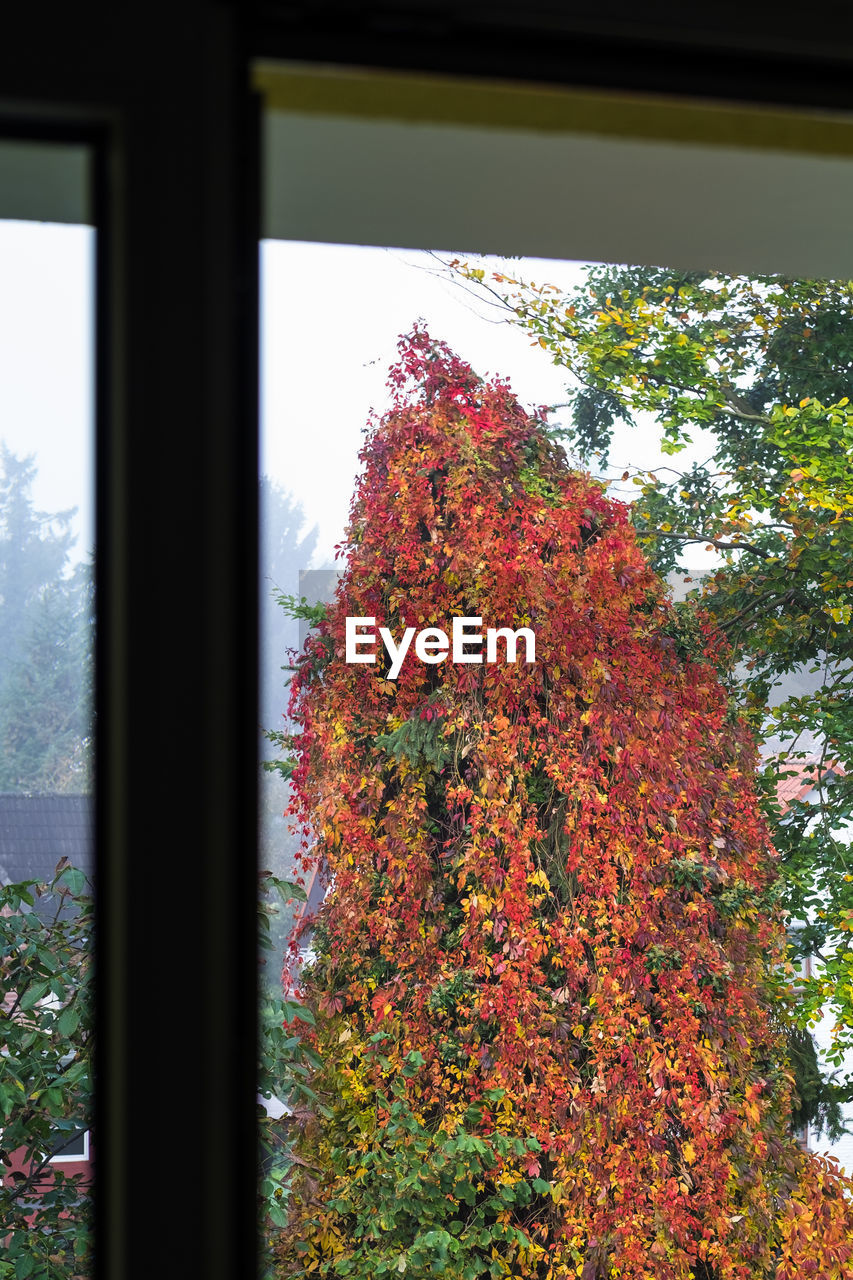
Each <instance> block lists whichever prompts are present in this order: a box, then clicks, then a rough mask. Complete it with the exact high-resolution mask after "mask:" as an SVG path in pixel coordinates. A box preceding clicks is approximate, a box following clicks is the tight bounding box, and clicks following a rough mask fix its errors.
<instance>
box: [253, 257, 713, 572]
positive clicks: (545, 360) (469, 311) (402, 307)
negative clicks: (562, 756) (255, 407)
mask: <svg viewBox="0 0 853 1280" xmlns="http://www.w3.org/2000/svg"><path fill="white" fill-rule="evenodd" d="M481 262H482V265H484V266H486V267H487V268H489V269H491V268H495V267H498V266H501V265H503V266H506V265H507V264H506V263H502V262H500V261H499V260H498V259H483V260H481ZM261 263H262V269H261V278H262V282H263V283H262V300H261V316H262V325H261V332H262V368H261V402H262V425H261V449H262V469H263V470H264V471H265V472H267V474H269V475H271V476H273V477H274V478H275V479H277V480H278V481H279V482H280V483H281V484H282V485H283V486H284V487H285V488H286V489H289V490H290V491H291V492H293V493H294V494H296V495H297V496H298V498H299V500H300V502H301V503H302V505H303V508H304V510H305V515H306V521H307V523H308V525H309V526H313V525H315V524H316V525H317V526H318V527H319V531H320V539H319V544H318V548H317V553H316V555H315V557H314V561H313V567H319V566H320V565H321V564H323V563H328V562H330V560H331V558H332V556H333V554H334V553H333V548H334V546H335V544H336V543H337V542H339V541H340V540H341V537H342V535H343V531H344V527H345V524H346V519H347V514H348V511H349V503H350V498H351V495H352V490H353V480H354V477H355V475H356V471H357V467H358V463H357V454H358V450H359V448H360V445H361V443H362V440H363V434H362V432H363V428H364V426H365V424H366V422H367V420H368V416H369V413H370V410H371V408H374V409H376V410H377V411H379V412H381V411H382V410H383V409H384V408H386V407H387V402H388V401H387V392H386V388H385V380H386V378H387V374H388V369H389V367H390V365H391V364H392V363H393V362H394V361H395V359H396V354H397V352H396V346H397V339H398V337H399V336H400V335H401V334H403V333H406V332H408V331H409V330H411V328H412V325H413V324H414V323H415V321H416V320H418V319H419V318H420V319H423V320H425V321H426V324H427V328H428V329H429V332H430V333H431V334H432V336H433V337H435V338H442V339H444V341H446V342H447V343H448V344H449V345H450V346H451V347H452V348H453V350H454V351H456V353H457V354H458V355H460V356H461V357H463V358H464V359H465V360H467V361H468V362H469V363H470V364H471V365H472V366H473V367H474V369H475V370H476V372H478V373H480V374H482V375H499V376H501V377H508V378H509V379H510V382H511V384H512V389H513V391H514V392H515V394H516V395H517V396H518V398H519V399H520V400H521V401H522V403H523V404H525V405H526V406H527V407H533V406H537V405H541V404H559V403H560V402H562V401H564V400H565V390H566V385H567V375H566V372H565V370H563V369H561V368H558V367H555V366H554V365H553V364H552V363H551V360H550V358H549V356H548V355H546V353H545V352H544V351H543V350H542V349H541V348H540V347H539V346H538V344H537V345H536V346H531V340H530V338H529V336H528V335H527V334H526V333H525V332H524V331H523V330H521V329H519V328H517V327H513V326H511V325H509V324H507V323H505V322H504V321H502V320H497V319H496V318H495V313H494V311H493V310H490V308H489V307H488V305H486V304H485V303H484V302H483V301H481V300H480V299H478V298H477V297H476V296H474V295H472V294H471V292H469V291H466V290H465V289H464V288H462V287H461V286H460V285H456V284H453V283H452V282H449V281H448V280H446V279H443V278H439V277H437V276H436V274H435V263H434V262H433V261H432V259H431V258H430V257H429V255H427V254H424V253H419V252H415V251H405V250H399V249H371V248H353V247H351V246H345V245H318V244H299V243H293V242H287V241H265V242H264V244H263V246H262V258H261ZM509 269H510V270H515V271H517V272H518V273H519V274H520V275H521V276H522V277H523V278H526V279H528V280H531V279H532V280H535V281H536V282H537V283H540V282H548V283H553V284H557V285H560V286H562V287H565V288H569V287H571V286H573V285H575V284H576V283H578V281H580V280H581V279H582V275H583V272H582V265H581V264H579V263H567V262H553V261H543V260H541V259H525V260H522V261H516V262H513V263H512V264H510V265H509ZM559 417H560V414H559V412H558V413H557V414H556V415H555V419H556V420H559ZM702 448H703V442H702V441H701V440H700V439H699V435H698V433H697V436H696V442H695V448H694V449H691V450H690V451H685V452H684V453H683V454H681V455H680V456H679V458H678V464H681V463H682V462H684V461H685V460H687V461H689V460H691V459H692V458H693V457H696V458H698V459H700V460H701V459H702V458H703V457H707V456H708V454H709V453H710V448H709V447H708V446H707V443H706V442H705V451H704V453H703V452H702ZM613 456H614V458H616V459H618V462H619V469H620V471H621V470H622V469H623V467H625V466H628V465H629V464H632V465H634V466H642V467H647V468H648V467H659V466H662V465H672V462H673V459H672V458H668V457H666V456H665V455H663V454H661V453H660V452H659V450H658V449H657V433H656V431H655V430H654V428H653V427H650V428H649V429H647V430H640V431H633V432H629V431H628V430H626V429H623V430H621V431H619V432H617V434H616V435H615V441H614V452H613ZM622 492H623V493H625V495H626V496H628V495H632V494H633V492H634V490H633V486H631V485H630V484H627V485H625V486H624V487H623V490H622ZM710 562H711V557H709V556H708V554H707V553H705V552H703V551H702V550H701V548H697V549H695V550H694V549H692V548H691V552H690V563H691V565H695V566H697V567H698V566H699V565H700V564H705V563H710ZM300 567H308V566H300Z"/></svg>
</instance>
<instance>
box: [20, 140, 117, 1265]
mask: <svg viewBox="0 0 853 1280" xmlns="http://www.w3.org/2000/svg"><path fill="white" fill-rule="evenodd" d="M88 163H89V157H88V153H87V151H86V149H85V148H82V147H67V148H64V147H58V146H52V145H50V146H44V147H41V146H40V145H39V144H36V143H27V144H21V143H17V142H3V143H0V173H2V174H3V175H4V178H5V180H6V182H5V185H4V192H3V197H2V198H0V216H2V215H3V214H4V213H7V214H12V215H14V216H11V217H10V216H6V217H5V218H3V220H0V279H2V289H0V904H1V905H0V940H2V949H0V990H2V993H3V1010H4V1015H5V1016H4V1018H3V1020H2V1027H3V1032H2V1046H0V1050H2V1058H0V1125H2V1148H3V1164H2V1167H0V1174H2V1185H0V1220H2V1222H3V1231H4V1249H3V1253H4V1261H5V1265H8V1267H9V1268H10V1274H15V1275H21V1276H25V1275H51V1276H56V1277H57V1278H61V1277H68V1278H69V1280H70V1277H72V1276H75V1277H76V1276H82V1275H86V1274H89V1273H90V1264H91V1257H90V1241H89V1233H90V1228H91V1201H90V1194H91V1182H92V1169H93V1164H92V1156H93V1147H94V1143H93V1144H92V1146H91V1148H90V1134H89V1124H90V1119H91V1101H92V1081H91V1071H90V1065H91V1059H90V1053H91V1035H92V1026H91V1007H92V992H91V982H92V975H91V894H92V892H93V884H92V873H93V862H94V856H93V847H92V823H93V813H92V794H93V774H92V766H93V705H92V696H93V658H94V644H93V642H94V596H93V565H94V509H93V474H92V472H93V444H94V439H93V436H94V432H93V355H94V345H93V319H94V317H93V301H94V289H93V283H94V276H93V273H94V231H93V229H92V228H91V227H89V226H86V225H83V220H84V219H85V217H86V207H85V206H86V192H87V181H88ZM36 218H38V219H39V221H35V220H32V219H36Z"/></svg>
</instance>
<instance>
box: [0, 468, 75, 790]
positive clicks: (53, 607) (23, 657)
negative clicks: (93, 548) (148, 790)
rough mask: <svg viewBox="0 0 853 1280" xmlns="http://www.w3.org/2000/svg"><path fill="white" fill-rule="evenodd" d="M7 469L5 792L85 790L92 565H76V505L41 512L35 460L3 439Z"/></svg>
mask: <svg viewBox="0 0 853 1280" xmlns="http://www.w3.org/2000/svg"><path fill="white" fill-rule="evenodd" d="M0 467H2V475H0V791H32V792H54V791H67V792H81V791H86V790H88V789H89V786H90V781H91V780H90V755H91V724H90V720H91V706H92V649H93V632H94V617H93V601H92V573H91V565H78V566H77V567H76V568H73V567H72V565H71V563H70V552H71V548H72V547H73V545H74V541H75V538H74V534H73V533H72V530H71V521H72V519H73V517H74V515H75V510H76V509H75V508H71V509H69V510H67V511H59V512H45V511H37V510H36V509H35V507H34V505H33V499H32V486H33V481H34V480H35V477H36V464H35V460H34V458H33V457H32V456H27V457H18V456H17V455H16V454H14V453H13V452H12V451H11V450H10V449H8V448H7V447H6V445H5V444H2V443H0Z"/></svg>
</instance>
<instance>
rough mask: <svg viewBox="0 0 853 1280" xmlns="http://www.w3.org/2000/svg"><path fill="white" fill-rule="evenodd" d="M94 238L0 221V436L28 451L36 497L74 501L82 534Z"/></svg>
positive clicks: (82, 543) (50, 505) (81, 538)
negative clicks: (33, 458)
mask: <svg viewBox="0 0 853 1280" xmlns="http://www.w3.org/2000/svg"><path fill="white" fill-rule="evenodd" d="M94 246H95V233H94V231H93V230H92V229H91V228H90V227H77V226H60V225H59V224H57V223H45V222H8V221H4V222H0V440H4V441H5V442H6V444H7V445H8V447H9V448H10V449H11V450H12V451H13V452H14V453H16V454H18V455H19V456H20V455H23V454H29V453H35V454H36V461H37V464H38V476H37V478H36V482H35V484H34V486H33V497H34V500H35V504H36V507H37V508H38V509H39V510H42V511H51V512H54V511H62V510H64V509H65V508H67V507H74V506H76V507H78V508H79V516H78V519H77V521H76V523H75V526H74V527H75V530H76V532H77V534H78V543H77V547H76V548H75V550H76V552H77V554H78V555H80V556H81V557H82V556H85V555H86V553H87V552H88V551H89V550H90V549H91V544H92V538H93V534H92V527H93V522H92V502H93V499H92V494H93V476H92V454H93V450H92V424H93V412H94V410H93V405H94V362H93V351H94V333H93V315H94V311H93V297H94V287H93V286H94Z"/></svg>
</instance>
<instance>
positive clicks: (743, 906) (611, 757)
mask: <svg viewBox="0 0 853 1280" xmlns="http://www.w3.org/2000/svg"><path fill="white" fill-rule="evenodd" d="M391 385H392V387H393V389H394V391H395V403H394V406H393V408H392V409H391V411H390V412H389V413H388V414H387V415H386V416H385V417H384V418H383V419H382V420H381V421H379V422H378V423H376V424H374V427H373V430H372V431H371V433H370V435H369V436H368V439H367V441H366V444H365V446H364V450H363V453H362V461H363V472H362V474H361V477H360V480H359V483H358V489H357V493H356V496H355V499H354V504H353V509H352V515H351V523H350V526H349V534H348V545H347V550H346V566H345V571H344V574H343V577H342V580H341V583H340V586H339V589H338V593H337V596H336V599H335V601H334V602H333V604H332V605H331V606H330V607H329V609H328V612H327V615H326V617H325V618H324V619H322V620H321V621H320V624H319V627H318V628H317V630H316V632H315V633H314V634H313V635H312V636H311V637H309V640H308V642H307V644H306V646H305V649H304V652H303V655H302V657H301V660H300V663H299V667H298V670H297V673H296V675H295V677H294V682H293V686H292V702H291V713H292V714H293V716H294V718H295V719H296V720H297V721H298V722H299V724H300V725H301V732H300V734H299V735H298V736H297V738H296V740H295V744H294V745H295V752H296V763H295V769H294V773H293V785H294V793H295V800H294V814H295V816H296V818H297V819H298V821H300V823H301V825H302V828H303V832H304V835H305V839H306V849H305V854H304V857H305V860H306V862H308V861H310V860H312V859H319V860H320V861H321V863H322V865H323V866H324V868H325V872H326V875H327V878H328V883H329V892H328V896H327V899H326V902H325V904H324V906H323V908H322V909H321V911H320V914H319V917H318V920H317V922H316V927H315V933H314V938H313V948H314V953H315V959H314V961H313V963H312V964H311V965H310V966H309V967H308V968H307V969H306V970H305V972H304V973H303V975H302V980H301V981H302V990H301V993H300V994H301V998H302V999H303V1001H304V1004H305V1010H306V1016H305V1018H303V1019H300V1018H299V1017H294V1019H293V1022H292V1029H293V1030H294V1031H301V1032H302V1035H303V1040H304V1042H305V1044H306V1045H308V1046H310V1049H311V1051H312V1052H313V1053H315V1054H316V1055H317V1056H318V1059H319V1061H320V1062H321V1064H322V1065H321V1066H320V1067H319V1068H318V1070H317V1072H316V1075H315V1076H314V1078H313V1080H312V1081H311V1087H312V1088H313V1089H314V1090H315V1092H316V1095H317V1100H316V1103H315V1104H313V1105H305V1106H303V1107H301V1108H300V1109H299V1111H298V1113H297V1114H295V1116H294V1118H293V1124H294V1126H295V1128H296V1130H297V1141H296V1146H295V1152H294V1156H295V1160H294V1165H293V1169H292V1178H291V1191H290V1221H289V1224H288V1227H287V1229H286V1230H285V1232H284V1233H283V1236H282V1240H281V1243H280V1246H279V1250H278V1253H279V1261H280V1269H281V1274H282V1276H287V1277H292V1276H302V1275H314V1274H317V1275H321V1276H330V1277H331V1276H350V1277H356V1278H359V1280H375V1278H381V1277H387V1276H395V1277H396V1276H398V1275H406V1276H409V1277H411V1278H418V1280H419V1278H420V1277H426V1276H428V1275H429V1276H432V1275H445V1276H447V1277H448V1278H453V1280H478V1278H479V1277H499V1276H515V1277H520V1278H524V1280H533V1278H534V1277H535V1278H536V1280H563V1278H564V1277H569V1276H579V1277H582V1280H603V1278H604V1277H608V1278H610V1277H616V1276H619V1277H621V1280H641V1278H642V1280H688V1278H690V1277H693V1278H694V1280H747V1278H748V1280H759V1278H769V1277H777V1278H778V1280H782V1278H783V1277H784V1278H785V1280H787V1278H788V1277H793V1276H794V1275H800V1274H803V1270H802V1268H803V1266H804V1265H805V1264H806V1263H808V1266H810V1267H811V1266H814V1267H816V1270H814V1274H816V1275H818V1274H819V1275H822V1276H826V1277H827V1278H828V1277H830V1276H834V1277H837V1278H839V1280H840V1277H841V1275H842V1273H843V1269H844V1267H845V1265H846V1262H845V1260H850V1259H853V1210H851V1203H850V1199H849V1189H848V1184H847V1183H846V1182H845V1180H844V1179H843V1178H842V1177H841V1176H840V1175H839V1174H838V1172H837V1169H836V1168H835V1167H834V1166H832V1165H830V1164H828V1163H826V1162H824V1161H821V1160H819V1159H817V1158H814V1157H809V1156H807V1155H805V1154H804V1153H802V1152H801V1151H800V1149H799V1147H798V1146H797V1144H796V1142H795V1141H794V1139H793V1137H792V1136H791V1132H790V1124H789V1120H790V1110H791V1076H790V1071H789V1068H788V1065H787V1063H786V1060H785V1057H784V1052H783V1046H784V1037H783V1029H784V1026H783V1024H784V1011H785V1001H786V977H785V972H784V953H785V940H784V930H783V927H782V920H781V915H780V911H779V907H778V876H777V871H778V867H777V857H776V855H775V853H774V851H773V849H772V847H771V844H770V842H769V839H768V830H767V824H766V821H765V820H764V818H763V817H762V815H761V812H760V808H759V804H758V799H757V794H756V782H755V768H756V750H755V747H754V744H753V741H752V738H751V735H750V732H749V729H748V726H747V725H746V724H745V723H744V721H743V719H742V717H741V716H740V715H739V714H738V712H737V708H736V706H735V704H734V703H733V701H732V698H731V697H730V695H729V692H728V689H727V686H726V683H725V678H721V672H722V673H723V677H724V676H725V670H726V661H727V657H726V647H725V644H724V641H723V638H722V637H721V636H720V634H719V632H718V631H716V630H715V629H714V627H713V625H712V624H711V623H710V622H707V623H705V624H700V623H699V622H698V621H694V622H693V623H692V624H691V623H689V622H687V621H685V619H684V618H682V617H681V616H679V615H678V614H677V613H675V612H674V611H673V609H672V608H671V606H670V605H669V604H668V602H667V596H666V592H665V589H664V587H663V585H662V583H661V580H660V578H659V577H658V575H657V574H656V573H655V572H654V571H653V569H652V568H651V567H650V566H649V564H648V562H647V560H646V559H645V557H644V555H643V553H642V551H641V549H640V547H639V546H638V540H637V536H636V533H635V532H634V530H633V529H632V527H631V524H630V521H629V518H628V513H627V510H626V508H625V507H624V505H622V504H620V503H618V502H614V501H612V500H611V499H609V498H608V497H607V496H606V494H605V493H604V490H603V486H602V485H601V484H598V483H596V482H595V481H593V480H592V479H591V478H590V476H589V475H588V474H585V473H582V472H579V471H577V470H573V469H571V468H570V467H569V466H568V464H567V460H566V457H565V455H564V453H563V451H562V449H561V448H560V447H559V446H558V445H557V444H555V443H554V441H553V440H552V439H551V438H550V437H549V433H548V429H547V426H546V424H545V423H544V422H543V421H542V420H540V419H539V418H537V417H530V416H529V415H528V414H526V413H525V412H523V411H522V409H521V408H520V406H519V405H518V403H517V402H516V401H515V400H514V398H513V397H512V395H511V393H510V391H509V388H508V386H507V385H506V384H505V383H503V382H501V381H495V382H493V383H489V384H487V383H484V382H482V381H481V380H480V379H479V378H477V377H476V376H475V374H474V373H473V372H472V370H471V369H470V368H469V367H467V366H466V365H464V364H463V363H462V362H461V361H459V360H458V359H457V358H456V357H454V356H453V355H452V354H451V353H450V352H449V351H448V350H447V349H446V348H444V347H443V346H442V345H440V344H437V343H434V342H432V341H431V340H430V338H429V337H428V336H427V335H426V334H425V333H424V332H422V331H418V330H416V331H415V333H414V334H413V335H411V336H410V337H409V338H408V339H405V340H403V341H402V342H401V360H400V363H399V365H398V366H397V367H396V368H395V370H394V371H393V373H392V376H391ZM347 617H360V618H374V619H375V621H376V625H377V627H378V626H384V627H386V628H388V629H389V631H390V632H391V634H392V635H393V636H394V637H395V639H397V640H399V639H400V637H401V635H402V633H403V631H404V629H405V628H407V627H413V628H416V629H423V628H429V627H441V628H445V629H446V628H448V627H449V625H450V619H452V618H453V617H475V618H479V619H481V620H482V626H483V627H484V628H486V627H494V628H501V627H509V628H513V629H516V628H519V627H529V628H530V629H532V630H533V631H534V632H535V636H536V660H535V662H531V663H526V662H524V661H516V662H500V661H499V662H496V663H490V664H484V663H476V662H467V663H454V662H451V661H447V660H446V661H443V662H435V661H434V662H432V663H430V662H424V661H421V660H419V658H418V656H417V654H416V653H412V652H410V653H409V654H408V656H407V657H406V659H405V661H404V663H403V667H402V669H401V671H400V673H399V676H398V678H396V679H393V680H392V679H389V678H388V676H389V666H388V663H387V661H385V660H384V659H383V652H382V650H381V649H380V650H378V651H377V655H376V656H377V662H376V663H375V664H373V665H367V664H353V663H347V662H345V660H344V658H345V625H346V624H345V620H346V618H347ZM311 842H313V843H311ZM309 845H310V847H309ZM306 1019H307V1020H306Z"/></svg>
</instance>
